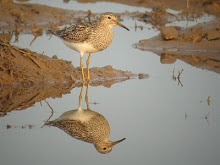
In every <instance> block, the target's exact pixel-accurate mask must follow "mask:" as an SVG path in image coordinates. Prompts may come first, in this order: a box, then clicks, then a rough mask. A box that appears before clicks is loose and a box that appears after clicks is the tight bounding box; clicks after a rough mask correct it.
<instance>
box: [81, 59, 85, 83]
mask: <svg viewBox="0 0 220 165" xmlns="http://www.w3.org/2000/svg"><path fill="white" fill-rule="evenodd" d="M80 67H81V72H82V81H83V82H85V76H84V71H83V56H80Z"/></svg>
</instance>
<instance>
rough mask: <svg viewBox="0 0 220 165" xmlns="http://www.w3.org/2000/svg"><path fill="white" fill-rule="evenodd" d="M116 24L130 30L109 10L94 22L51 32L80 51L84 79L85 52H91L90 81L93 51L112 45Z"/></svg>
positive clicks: (88, 78)
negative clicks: (83, 58)
mask: <svg viewBox="0 0 220 165" xmlns="http://www.w3.org/2000/svg"><path fill="white" fill-rule="evenodd" d="M114 25H119V26H121V27H123V28H125V29H127V30H129V29H128V28H127V27H125V26H124V25H122V24H121V23H119V22H118V21H117V17H116V16H115V15H114V14H113V13H110V12H107V13H103V14H102V15H101V16H100V18H99V19H98V20H95V21H93V22H87V23H79V24H75V25H71V26H70V27H67V28H64V29H62V30H58V31H54V30H49V32H51V33H52V34H54V35H56V36H58V37H59V38H61V39H62V40H63V41H64V43H65V44H66V45H67V46H68V47H70V48H71V49H73V50H76V51H78V52H79V53H80V55H81V58H80V67H81V72H82V80H83V81H85V78H84V71H83V60H82V57H83V55H84V54H85V53H89V57H88V60H87V76H88V77H87V80H88V81H89V80H90V76H89V60H90V55H91V53H95V52H99V51H102V50H104V49H106V48H107V47H108V46H109V45H110V43H111V42H112V39H113V37H114V34H113V26H114Z"/></svg>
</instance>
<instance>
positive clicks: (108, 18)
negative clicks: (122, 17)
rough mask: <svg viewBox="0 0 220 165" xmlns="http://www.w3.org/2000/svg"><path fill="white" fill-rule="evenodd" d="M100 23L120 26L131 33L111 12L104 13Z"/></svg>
mask: <svg viewBox="0 0 220 165" xmlns="http://www.w3.org/2000/svg"><path fill="white" fill-rule="evenodd" d="M100 22H102V23H105V24H108V25H110V26H113V25H118V26H121V27H123V28H125V29H126V30H128V31H129V29H128V28H127V27H126V26H124V25H123V24H121V23H120V22H118V18H117V16H115V15H114V14H113V13H110V12H107V13H103V14H102V15H101V17H100Z"/></svg>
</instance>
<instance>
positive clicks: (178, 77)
mask: <svg viewBox="0 0 220 165" xmlns="http://www.w3.org/2000/svg"><path fill="white" fill-rule="evenodd" d="M182 72H183V69H182V70H180V71H178V76H177V80H178V85H179V84H180V85H181V86H183V84H182V82H181V81H180V75H181V74H182Z"/></svg>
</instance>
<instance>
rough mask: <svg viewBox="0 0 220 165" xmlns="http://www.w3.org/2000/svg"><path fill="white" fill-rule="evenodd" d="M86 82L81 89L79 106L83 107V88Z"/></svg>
mask: <svg viewBox="0 0 220 165" xmlns="http://www.w3.org/2000/svg"><path fill="white" fill-rule="evenodd" d="M84 85H85V83H84V82H83V83H82V87H81V90H80V94H79V107H81V102H82V95H83V88H84Z"/></svg>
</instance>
